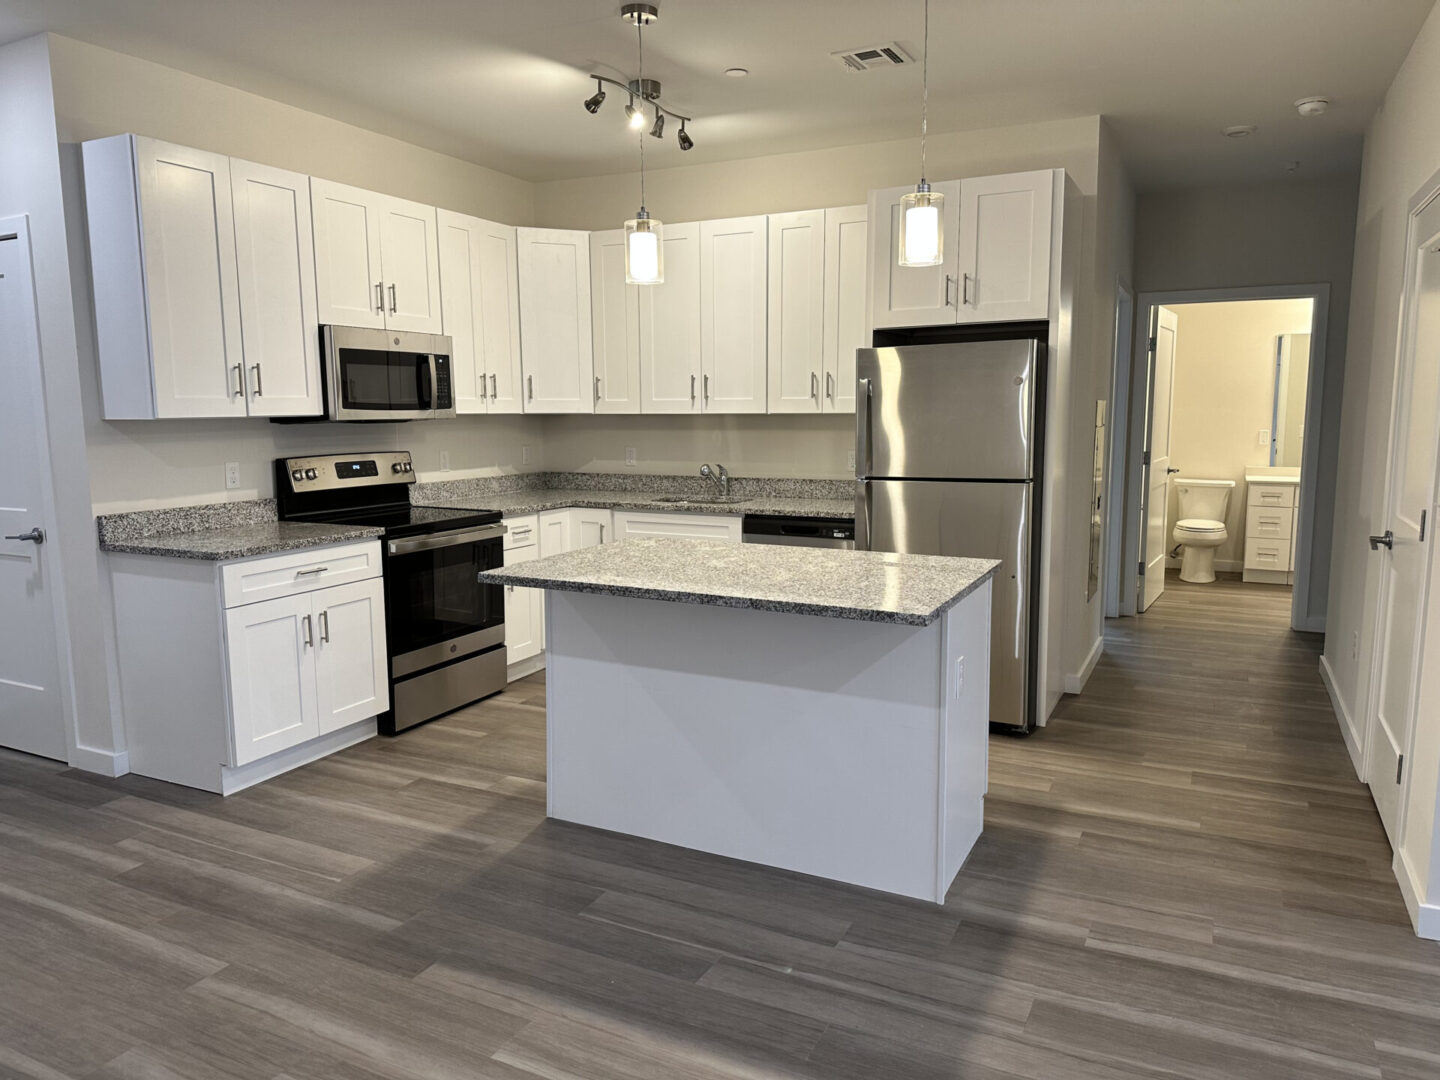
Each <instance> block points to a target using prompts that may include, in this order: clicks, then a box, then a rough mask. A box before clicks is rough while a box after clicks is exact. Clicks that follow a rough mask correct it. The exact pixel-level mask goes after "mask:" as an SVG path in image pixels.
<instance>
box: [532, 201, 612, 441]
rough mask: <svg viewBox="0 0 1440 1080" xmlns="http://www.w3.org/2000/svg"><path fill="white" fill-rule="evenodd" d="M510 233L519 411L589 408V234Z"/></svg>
mask: <svg viewBox="0 0 1440 1080" xmlns="http://www.w3.org/2000/svg"><path fill="white" fill-rule="evenodd" d="M515 232H516V247H517V253H516V254H517V262H518V265H519V275H520V366H521V370H522V371H523V372H524V376H525V385H524V388H523V394H524V409H525V411H526V412H527V413H588V412H593V411H594V400H595V399H594V394H595V387H594V382H593V380H594V376H595V371H594V360H593V353H592V347H591V333H592V330H591V325H590V234H589V233H587V232H582V231H578V230H569V229H517V230H516V231H515Z"/></svg>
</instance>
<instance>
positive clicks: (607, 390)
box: [590, 229, 654, 413]
mask: <svg viewBox="0 0 1440 1080" xmlns="http://www.w3.org/2000/svg"><path fill="white" fill-rule="evenodd" d="M653 287H654V286H648V285H647V286H645V288H653ZM641 291H642V289H641V287H640V286H638V285H627V284H625V230H624V229H610V230H607V231H605V232H594V233H591V234H590V323H591V328H592V340H593V344H594V350H595V376H594V380H595V411H596V412H597V413H638V412H639V411H640V295H639V294H640V292H641Z"/></svg>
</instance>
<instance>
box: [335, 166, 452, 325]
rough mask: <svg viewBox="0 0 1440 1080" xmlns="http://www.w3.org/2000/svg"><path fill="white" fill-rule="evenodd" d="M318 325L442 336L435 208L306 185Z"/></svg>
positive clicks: (342, 187)
mask: <svg viewBox="0 0 1440 1080" xmlns="http://www.w3.org/2000/svg"><path fill="white" fill-rule="evenodd" d="M310 192H311V198H312V201H313V204H314V215H315V274H316V287H317V291H318V294H319V298H320V321H321V322H322V323H336V324H339V325H341V326H375V327H384V328H386V329H389V330H407V331H415V332H418V333H425V334H438V333H440V332H441V330H440V326H441V317H440V253H439V250H438V244H437V237H436V226H435V208H434V207H431V206H423V205H421V204H420V203H413V202H410V201H409V200H407V199H397V198H395V197H394V196H392V195H381V194H379V193H377V192H374V191H365V190H363V189H361V188H354V187H349V186H348V185H345V184H337V183H335V182H334V181H331V180H321V179H319V178H318V177H313V178H311V181H310Z"/></svg>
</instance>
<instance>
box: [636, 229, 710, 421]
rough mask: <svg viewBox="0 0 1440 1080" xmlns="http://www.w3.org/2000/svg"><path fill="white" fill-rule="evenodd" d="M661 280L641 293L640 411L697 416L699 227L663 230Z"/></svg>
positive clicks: (699, 366)
mask: <svg viewBox="0 0 1440 1080" xmlns="http://www.w3.org/2000/svg"><path fill="white" fill-rule="evenodd" d="M661 242H662V243H663V244H664V246H665V281H664V282H663V283H662V284H660V285H647V286H645V288H643V289H641V290H640V411H641V412H642V413H672V414H673V413H698V412H699V411H700V408H701V402H700V375H701V363H700V223H699V222H698V221H691V222H685V223H683V224H680V225H670V224H667V225H666V226H665V232H664V240H662V241H661Z"/></svg>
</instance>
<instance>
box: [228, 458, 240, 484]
mask: <svg viewBox="0 0 1440 1080" xmlns="http://www.w3.org/2000/svg"><path fill="white" fill-rule="evenodd" d="M239 486H240V462H238V461H227V462H225V490H227V491H234V490H235V489H236V488H238V487H239Z"/></svg>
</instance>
